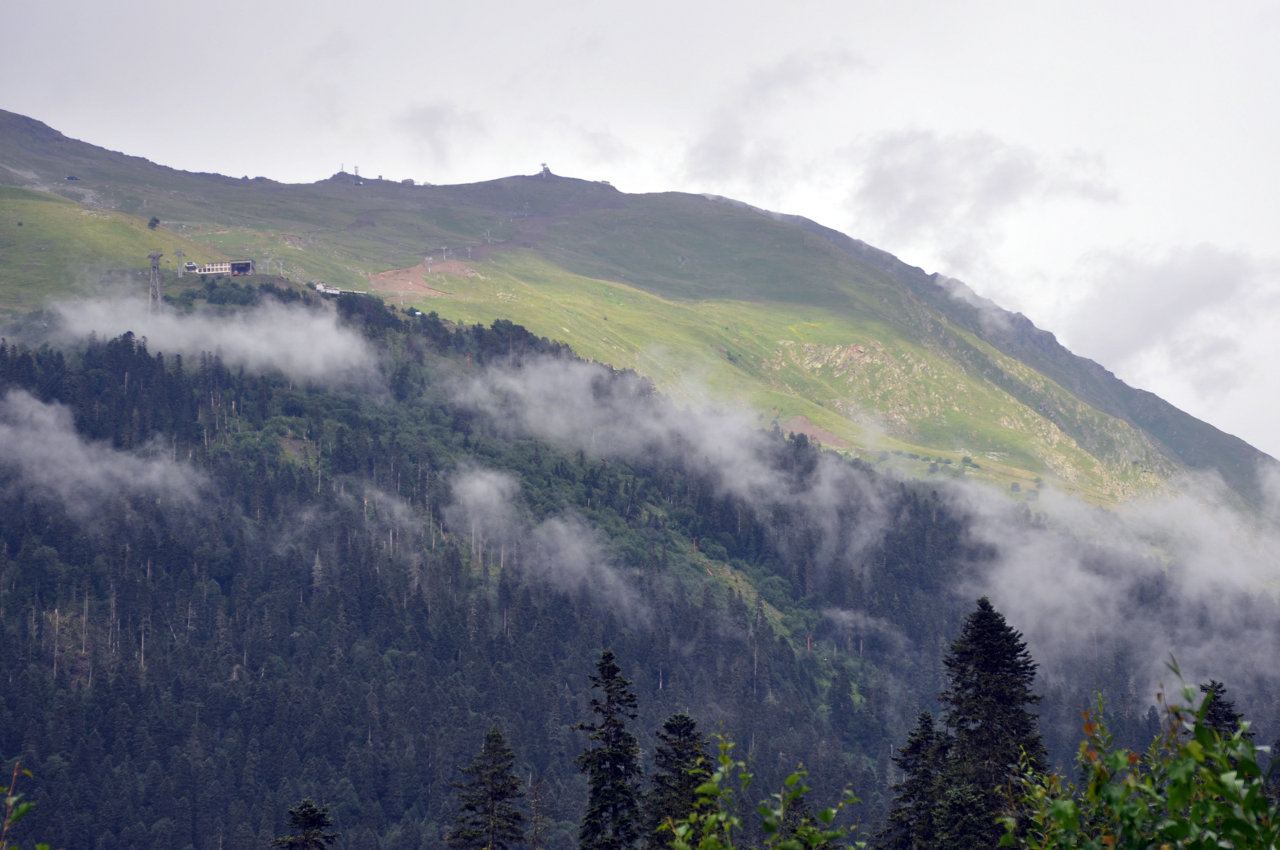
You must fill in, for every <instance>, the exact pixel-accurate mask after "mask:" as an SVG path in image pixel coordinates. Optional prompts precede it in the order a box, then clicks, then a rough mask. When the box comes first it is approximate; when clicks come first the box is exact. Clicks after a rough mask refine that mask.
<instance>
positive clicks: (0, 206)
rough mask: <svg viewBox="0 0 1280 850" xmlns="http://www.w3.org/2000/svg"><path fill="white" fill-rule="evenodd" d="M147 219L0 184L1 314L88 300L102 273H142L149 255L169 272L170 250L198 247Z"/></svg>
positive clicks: (173, 262)
mask: <svg viewBox="0 0 1280 850" xmlns="http://www.w3.org/2000/svg"><path fill="white" fill-rule="evenodd" d="M147 221H148V220H147V219H144V218H139V217H138V216H134V215H129V214H126V213H120V212H114V211H108V210H100V209H92V208H89V207H85V206H83V205H81V204H77V203H75V202H73V201H69V200H66V199H64V198H60V197H57V196H55V195H49V194H45V193H42V192H33V191H29V190H26V189H18V188H14V187H10V186H0V310H3V311H7V312H13V311H20V310H34V309H37V308H39V307H41V306H42V305H43V304H45V303H46V302H47V301H48V300H49V299H51V298H56V297H66V296H70V295H77V294H79V295H84V294H88V293H89V292H91V291H92V288H93V286H94V285H95V284H96V283H97V282H98V281H99V280H100V279H101V277H102V276H103V274H104V273H107V272H111V271H120V270H128V271H130V272H137V273H141V272H143V271H144V270H146V269H147V268H148V266H149V261H148V259H147V255H148V254H150V253H151V252H152V251H154V250H158V251H160V252H161V253H163V254H164V258H163V259H162V263H163V266H164V268H165V269H166V270H167V271H169V272H173V271H174V270H175V269H176V267H177V266H176V264H177V262H178V257H177V256H176V254H175V252H176V251H179V250H183V251H185V253H186V254H187V255H188V256H195V255H197V254H198V252H199V247H198V246H196V245H193V244H192V243H191V242H190V241H188V240H186V239H183V238H182V237H180V236H178V235H177V234H175V233H173V232H172V231H170V230H168V229H167V228H164V227H157V228H155V229H150V228H148V227H147ZM205 253H206V254H208V253H209V252H207V251H206V252H205ZM216 258H217V257H216V256H209V257H208V259H216Z"/></svg>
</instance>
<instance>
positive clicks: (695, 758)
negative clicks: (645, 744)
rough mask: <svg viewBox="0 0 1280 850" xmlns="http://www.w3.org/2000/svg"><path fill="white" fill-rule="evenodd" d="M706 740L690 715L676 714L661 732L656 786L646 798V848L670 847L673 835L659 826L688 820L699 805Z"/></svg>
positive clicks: (663, 726) (657, 755)
mask: <svg viewBox="0 0 1280 850" xmlns="http://www.w3.org/2000/svg"><path fill="white" fill-rule="evenodd" d="M707 762H708V757H707V739H706V737H705V736H703V735H702V733H700V732H699V731H698V724H697V721H695V720H694V719H693V718H692V717H690V716H689V715H687V714H673V715H671V716H670V717H668V718H667V719H666V722H664V723H663V724H662V729H660V730H659V731H658V746H657V748H656V749H655V750H654V756H653V764H654V774H653V784H652V786H651V787H650V789H649V793H648V794H647V795H646V796H645V798H644V806H643V817H642V818H641V821H642V823H643V829H644V846H645V847H646V848H647V850H659V848H665V847H670V846H671V839H672V838H673V837H674V834H673V833H672V832H671V831H670V830H666V829H661V828H660V827H661V826H662V825H663V824H664V823H666V822H667V820H668V819H670V820H680V819H682V818H685V817H688V816H689V814H690V813H691V812H692V811H693V809H694V806H695V804H696V803H697V793H696V790H697V788H698V786H699V785H701V784H702V783H703V782H704V781H705V780H706V778H707V776H708V775H709V771H708V769H707Z"/></svg>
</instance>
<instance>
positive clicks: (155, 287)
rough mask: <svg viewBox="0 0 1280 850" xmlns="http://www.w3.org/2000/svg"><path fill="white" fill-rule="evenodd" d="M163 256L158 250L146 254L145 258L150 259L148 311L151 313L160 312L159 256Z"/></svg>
mask: <svg viewBox="0 0 1280 850" xmlns="http://www.w3.org/2000/svg"><path fill="white" fill-rule="evenodd" d="M163 256H164V254H161V253H160V252H159V251H152V252H151V253H150V254H147V259H149V260H150V261H151V306H150V308H149V309H148V312H149V313H151V314H152V315H155V314H156V313H159V312H160V299H161V292H160V287H161V283H160V258H161V257H163Z"/></svg>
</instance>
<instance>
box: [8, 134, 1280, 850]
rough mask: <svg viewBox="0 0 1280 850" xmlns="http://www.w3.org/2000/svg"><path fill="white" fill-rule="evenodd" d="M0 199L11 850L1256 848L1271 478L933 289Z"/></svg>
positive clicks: (340, 228) (840, 256)
mask: <svg viewBox="0 0 1280 850" xmlns="http://www.w3.org/2000/svg"><path fill="white" fill-rule="evenodd" d="M0 166H3V168H0V310H2V311H3V314H2V315H0V320H2V322H3V331H2V332H0V336H2V337H3V339H2V340H0V634H2V635H3V644H2V646H3V650H2V651H0V681H3V682H4V687H3V689H2V690H0V757H2V758H3V759H4V768H5V774H4V777H5V780H6V781H7V782H8V785H7V786H6V787H7V789H8V790H7V793H6V803H5V812H4V815H3V817H4V823H3V825H2V826H0V829H2V830H3V831H2V832H0V848H7V847H23V848H28V847H35V846H41V845H47V846H51V847H61V848H93V850H115V848H120V850H124V848H156V850H170V848H174V849H175V850H188V848H190V850H248V848H263V847H270V846H277V847H297V848H327V847H332V848H336V850H348V848H380V850H411V849H412V850H417V848H440V847H449V848H455V850H470V848H475V849H476V850H479V849H480V848H489V849H490V850H498V848H509V850H516V848H532V850H568V849H569V848H575V847H577V848H583V850H660V848H661V849H662V850H665V848H677V850H684V848H699V850H728V848H734V847H739V848H763V847H769V848H778V850H800V848H834V847H846V846H848V847H854V846H870V847H879V848H903V850H907V848H990V847H995V846H1014V847H1030V848H1049V847H1054V848H1074V847H1150V846H1169V847H1221V846H1234V847H1272V846H1276V840H1277V839H1276V832H1277V830H1280V819H1278V818H1277V805H1278V804H1277V799H1280V792H1277V790H1276V787H1275V785H1274V784H1273V783H1272V782H1271V778H1270V766H1271V756H1270V748H1269V746H1268V745H1269V744H1270V743H1271V742H1272V741H1274V740H1276V739H1277V737H1280V699H1277V696H1276V695H1277V694H1280V687H1278V686H1280V671H1277V668H1276V664H1275V660H1274V659H1275V658H1277V657H1280V631H1277V627H1276V624H1277V622H1280V600H1278V599H1277V597H1276V590H1277V587H1280V573H1278V572H1277V568H1276V564H1275V556H1274V553H1275V552H1276V551H1280V528H1278V527H1277V524H1276V522H1275V517H1276V516H1277V513H1276V509H1277V506H1278V505H1280V502H1278V500H1280V477H1278V476H1277V471H1278V467H1277V464H1276V462H1275V461H1274V460H1273V459H1272V458H1270V457H1268V456H1267V455H1265V454H1264V453H1262V452H1260V451H1258V450H1257V449H1255V448H1253V447H1252V446H1250V445H1248V444H1246V443H1245V442H1243V441H1241V440H1239V439H1237V438H1235V437H1232V436H1230V435H1228V434H1225V433H1223V432H1221V431H1219V430H1218V429H1216V428H1214V427H1213V426H1211V425H1209V424H1207V423H1205V422H1202V421H1199V420H1197V419H1195V418H1193V417H1191V416H1189V415H1188V414H1186V413H1184V412H1182V411H1180V410H1178V409H1177V408H1175V407H1173V406H1172V405H1170V404H1168V403H1166V402H1165V401H1163V400H1161V399H1160V398H1158V397H1156V396H1154V395H1152V394H1150V393H1147V392H1144V391H1142V390H1140V389H1135V388H1132V387H1129V386H1127V385H1126V384H1124V383H1123V382H1121V381H1120V380H1119V379H1117V378H1116V377H1115V376H1114V375H1113V374H1111V373H1110V372H1108V371H1107V370H1106V369H1105V368H1104V367H1103V366H1101V365H1099V364H1097V363H1094V362H1092V361H1089V360H1085V359H1083V358H1080V357H1077V356H1076V355H1074V354H1072V353H1071V352H1070V351H1068V350H1066V349H1065V348H1064V347H1063V346H1061V345H1060V344H1059V343H1058V341H1057V340H1056V338H1055V337H1054V336H1053V335H1052V334H1051V333H1049V332H1047V331H1045V330H1042V329H1039V328H1037V327H1035V326H1034V325H1033V324H1032V323H1031V322H1030V321H1029V320H1028V319H1026V318H1025V317H1024V316H1021V315H1018V314H1013V313H1009V312H1006V311H1004V310H1003V309H1001V308H1000V307H999V306H997V305H995V304H993V303H991V302H989V301H987V300H985V299H983V298H981V297H979V296H978V295H976V294H975V293H974V292H973V291H972V290H970V289H969V288H968V287H967V286H966V285H965V284H964V283H961V282H960V281H956V280H951V279H948V278H945V277H942V276H939V275H935V274H930V273H928V272H926V271H924V270H921V269H918V268H914V267H911V266H908V265H906V264H904V263H902V262H900V261H899V260H897V259H896V258H895V257H893V256H891V255H889V254H887V253H884V252H882V251H879V250H877V249H875V248H873V247H871V246H869V245H866V244H864V243H862V242H859V241H857V240H855V239H853V238H850V237H848V236H845V235H843V234H841V233H837V232H835V231H833V230H830V229H827V228H825V227H823V226H821V225H819V224H817V223H814V222H812V221H809V220H807V219H803V218H799V217H795V216H788V215H780V214H775V213H771V212H768V211H764V210H760V209H755V208H753V207H749V206H747V205H745V204H741V203H737V202H735V201H732V200H729V199H725V198H719V197H709V196H698V195H689V194H681V193H662V194H646V195H632V194H627V193H623V192H620V191H618V190H617V189H615V188H613V187H612V186H610V185H608V184H605V183H600V182H590V181H583V180H577V179H573V178H569V177H562V176H558V175H556V174H553V173H552V172H551V171H550V170H549V169H547V168H545V167H544V168H543V169H542V170H541V171H540V172H538V173H536V174H532V175H527V176H515V177H506V178H502V179H496V180H492V181H488V182H483V183H474V184H466V185H453V186H432V185H415V184H413V182H412V181H404V182H400V181H393V180H382V179H380V178H379V179H369V178H367V177H359V176H357V175H355V174H348V173H345V172H339V173H337V174H335V175H333V176H332V177H331V178H329V179H326V180H322V181H319V182H316V183H312V184H281V183H276V182H273V181H271V180H267V179H265V178H254V179H248V178H247V177H246V178H243V179H237V178H230V177H224V176H220V175H214V174H195V173H188V172H182V171H176V170H173V169H170V168H166V167H164V166H161V165H157V164H154V163H151V162H148V161H146V160H143V159H140V158H137V157H131V156H128V155H125V154H122V153H116V152H112V151H107V150H104V149H102V148H99V147H95V146H93V145H91V144H88V143H85V142H80V141H76V140H73V139H70V138H67V137H66V136H64V135H62V134H61V133H59V132H58V131H56V130H54V129H52V128H50V127H47V126H45V125H44V124H41V123H40V122H38V121H35V120H33V119H30V118H26V117H24V116H20V115H16V114H13V113H9V112H0Z"/></svg>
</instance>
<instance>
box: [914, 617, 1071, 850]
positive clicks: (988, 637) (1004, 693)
mask: <svg viewBox="0 0 1280 850" xmlns="http://www.w3.org/2000/svg"><path fill="white" fill-rule="evenodd" d="M943 664H944V665H945V666H946V668H947V678H948V683H947V688H946V690H944V691H943V692H942V695H941V696H940V697H939V699H940V700H941V701H942V703H943V704H944V705H945V706H946V708H947V712H946V730H947V733H948V737H949V746H948V752H947V759H946V764H945V767H944V769H943V775H942V788H943V789H945V791H944V793H943V794H942V796H941V799H940V800H939V810H938V813H937V821H936V827H937V835H938V838H939V839H941V841H942V846H947V847H952V848H957V850H960V848H968V847H974V848H978V847H983V848H985V847H994V846H996V842H997V841H998V840H999V838H1000V834H1001V832H1002V830H1001V829H1000V827H999V826H998V825H997V823H996V818H997V817H998V816H999V815H1000V814H1001V813H1002V812H1004V811H1007V810H1008V808H1009V807H1010V805H1011V797H1010V794H1009V791H1010V787H1009V786H1010V782H1011V780H1012V778H1013V777H1014V775H1015V773H1016V772H1017V771H1018V769H1019V763H1020V762H1022V761H1023V760H1024V759H1025V761H1026V764H1027V765H1028V766H1030V767H1032V768H1034V769H1036V770H1043V769H1044V768H1045V765H1046V762H1047V759H1048V756H1047V753H1046V752H1045V748H1044V743H1043V741H1042V740H1041V738H1040V731H1039V728H1038V725H1037V720H1036V715H1035V714H1033V713H1032V712H1031V711H1029V710H1028V706H1033V705H1035V704H1036V703H1038V702H1039V701H1040V697H1039V696H1037V695H1036V694H1035V693H1034V692H1033V691H1032V689H1031V688H1032V685H1033V684H1034V682H1035V676H1036V663H1035V661H1034V660H1033V659H1032V658H1031V654H1030V653H1029V652H1028V651H1027V645H1026V643H1025V642H1024V641H1023V640H1022V635H1021V634H1020V633H1018V632H1017V631H1015V630H1014V629H1013V628H1012V627H1010V626H1009V624H1008V623H1007V622H1005V619H1004V617H1003V616H1002V615H1001V614H1000V613H999V612H998V611H996V610H995V608H993V607H992V606H991V602H990V601H989V600H988V599H987V598H986V597H983V598H982V599H979V600H978V607H977V609H976V610H975V611H974V612H973V613H971V614H970V615H969V616H968V618H967V619H966V620H965V623H964V626H963V628H962V629H961V632H960V636H959V637H958V638H956V640H955V642H954V643H952V644H951V650H950V652H948V653H947V656H946V658H945V659H943Z"/></svg>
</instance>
